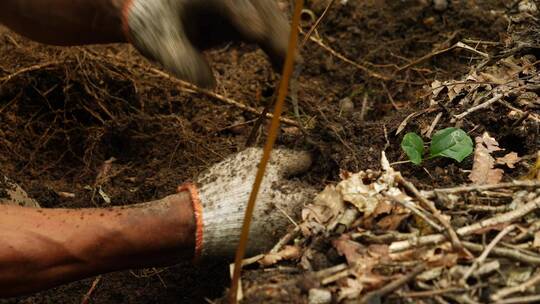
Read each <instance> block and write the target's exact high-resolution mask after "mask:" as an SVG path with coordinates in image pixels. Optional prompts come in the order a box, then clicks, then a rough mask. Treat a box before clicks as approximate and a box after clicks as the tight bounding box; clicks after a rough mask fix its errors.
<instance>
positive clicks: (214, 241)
mask: <svg viewBox="0 0 540 304" xmlns="http://www.w3.org/2000/svg"><path fill="white" fill-rule="evenodd" d="M261 156H262V150H261V149H258V148H250V149H247V150H245V151H243V152H240V153H238V154H236V155H233V156H231V157H229V158H227V159H225V160H224V161H222V162H221V163H219V164H217V165H214V166H213V167H211V168H210V169H208V170H207V171H206V172H204V173H203V174H201V175H200V177H199V178H198V179H197V181H196V183H195V185H191V184H187V185H183V186H181V187H180V190H181V191H189V192H190V193H191V197H192V202H193V205H194V210H195V218H196V222H197V226H198V229H197V237H196V254H195V255H196V258H198V257H203V258H205V257H206V258H208V257H222V258H231V257H234V254H235V252H236V248H237V245H238V241H239V238H240V233H241V230H242V223H243V220H244V213H245V210H246V206H247V201H248V198H249V195H250V193H251V189H252V187H253V181H254V179H255V174H256V171H257V166H258V164H259V162H260V160H261ZM310 165H311V157H310V155H309V154H308V153H306V152H297V151H292V150H274V151H273V152H272V157H271V160H270V163H269V164H268V167H267V170H266V174H265V178H264V180H263V183H262V185H261V190H260V192H259V196H258V199H257V205H256V207H255V212H254V215H253V221H252V223H251V229H250V237H249V242H248V246H247V252H246V253H247V254H248V255H254V254H257V253H261V252H264V251H266V250H268V249H270V248H271V247H272V246H274V245H275V243H276V241H277V240H278V239H279V238H280V237H282V236H283V235H284V234H285V232H286V231H287V229H288V228H289V226H290V225H291V224H292V223H291V220H290V219H289V218H288V216H289V217H291V218H298V215H299V212H300V209H301V207H302V206H303V204H305V203H307V202H309V200H310V199H311V198H313V196H314V194H315V191H314V189H312V188H311V187H309V186H306V185H303V184H301V183H300V182H298V181H291V180H290V179H288V178H289V177H290V176H292V175H297V174H300V173H302V172H305V171H306V170H307V169H308V168H309V167H310Z"/></svg>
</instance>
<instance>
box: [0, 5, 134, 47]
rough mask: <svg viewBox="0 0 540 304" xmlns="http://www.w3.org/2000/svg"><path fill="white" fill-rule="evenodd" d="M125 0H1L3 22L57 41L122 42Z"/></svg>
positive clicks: (30, 35) (40, 38)
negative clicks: (122, 15) (122, 13)
mask: <svg viewBox="0 0 540 304" xmlns="http://www.w3.org/2000/svg"><path fill="white" fill-rule="evenodd" d="M124 2H125V0H92V1H89V0H47V1H43V0H2V1H0V23H3V24H5V25H7V26H9V27H10V28H12V29H13V30H15V31H16V32H19V33H20V34H22V35H25V36H27V37H28V38H31V39H33V40H36V41H39V42H43V43H48V44H54V45H77V44H90V43H111V42H123V41H124V40H125V38H124V35H123V33H122V21H121V12H122V6H123V3H124Z"/></svg>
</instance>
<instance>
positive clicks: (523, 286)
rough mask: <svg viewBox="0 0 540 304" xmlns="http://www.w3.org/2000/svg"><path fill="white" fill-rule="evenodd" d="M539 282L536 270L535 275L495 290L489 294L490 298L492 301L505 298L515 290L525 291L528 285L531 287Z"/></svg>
mask: <svg viewBox="0 0 540 304" xmlns="http://www.w3.org/2000/svg"><path fill="white" fill-rule="evenodd" d="M538 283H540V272H538V273H537V274H536V275H535V276H533V277H532V278H530V279H528V280H527V281H525V282H523V283H521V284H519V285H517V286H512V287H507V288H503V289H501V290H499V291H497V292H495V293H494V294H493V295H491V300H493V301H499V300H501V299H503V298H506V297H507V296H509V295H511V294H514V293H517V292H525V291H526V290H527V289H529V288H530V287H533V286H535V285H537V284H538Z"/></svg>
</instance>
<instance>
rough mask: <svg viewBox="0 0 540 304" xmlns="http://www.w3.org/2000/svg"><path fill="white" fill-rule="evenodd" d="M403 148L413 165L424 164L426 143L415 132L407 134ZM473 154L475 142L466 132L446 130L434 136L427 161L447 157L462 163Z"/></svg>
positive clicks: (402, 143)
mask: <svg viewBox="0 0 540 304" xmlns="http://www.w3.org/2000/svg"><path fill="white" fill-rule="evenodd" d="M401 148H402V149H403V151H404V152H405V154H407V156H408V157H409V160H410V161H411V162H412V163H413V164H415V165H419V164H421V163H422V161H423V159H424V141H423V140H422V138H421V137H420V136H419V135H418V134H416V133H414V132H410V133H407V134H406V135H405V137H403V140H402V141H401ZM472 152H473V141H472V139H471V137H470V136H469V135H467V133H466V132H465V131H463V130H462V129H458V128H446V129H444V130H441V131H438V132H437V133H435V135H433V138H432V140H431V145H430V147H429V156H428V158H427V159H431V158H436V157H447V158H451V159H454V160H456V161H458V162H462V161H463V160H464V159H465V158H466V157H467V156H469V155H471V154H472Z"/></svg>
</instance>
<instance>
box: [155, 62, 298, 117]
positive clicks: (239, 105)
mask: <svg viewBox="0 0 540 304" xmlns="http://www.w3.org/2000/svg"><path fill="white" fill-rule="evenodd" d="M149 70H150V71H151V72H152V73H154V74H155V75H158V76H160V77H164V78H166V79H167V80H169V81H171V82H175V83H177V84H179V85H181V86H183V87H186V88H188V89H190V90H193V91H195V92H197V93H200V94H203V95H206V96H208V97H211V98H214V99H217V100H219V101H222V102H223V103H226V104H229V105H232V106H235V107H237V108H239V109H241V110H244V111H246V112H250V113H253V114H257V115H261V112H260V111H258V110H257V109H255V108H252V107H250V106H247V105H245V104H243V103H241V102H238V101H236V100H234V99H232V98H229V97H225V96H223V95H221V94H218V93H214V92H212V91H210V90H207V89H203V88H199V87H198V86H196V85H194V84H191V83H189V82H186V81H183V80H180V79H177V78H174V77H172V76H171V75H169V74H167V73H165V72H163V71H160V70H158V69H156V68H149ZM266 117H267V118H272V117H273V114H271V113H267V114H266ZM280 121H281V122H282V123H285V124H288V125H291V126H296V127H300V124H299V123H298V122H296V121H294V120H292V119H289V118H285V117H282V118H280Z"/></svg>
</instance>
